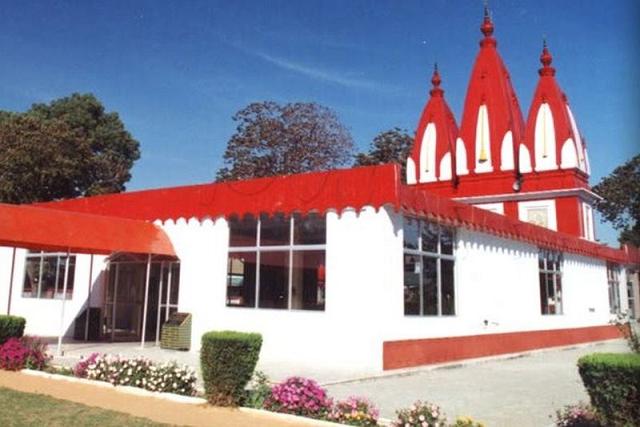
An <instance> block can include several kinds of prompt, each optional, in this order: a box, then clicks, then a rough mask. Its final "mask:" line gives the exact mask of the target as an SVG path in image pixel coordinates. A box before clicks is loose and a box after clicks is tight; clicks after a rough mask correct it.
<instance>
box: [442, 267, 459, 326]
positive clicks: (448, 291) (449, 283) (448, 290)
mask: <svg viewBox="0 0 640 427" xmlns="http://www.w3.org/2000/svg"><path fill="white" fill-rule="evenodd" d="M440 275H441V277H442V314H449V315H452V314H456V307H455V304H454V301H455V289H454V286H453V261H451V260H448V259H443V260H441V261H440Z"/></svg>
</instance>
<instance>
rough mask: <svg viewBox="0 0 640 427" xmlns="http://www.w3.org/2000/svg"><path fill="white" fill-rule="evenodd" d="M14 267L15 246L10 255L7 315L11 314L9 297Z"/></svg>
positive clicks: (11, 289) (10, 295) (11, 290)
mask: <svg viewBox="0 0 640 427" xmlns="http://www.w3.org/2000/svg"><path fill="white" fill-rule="evenodd" d="M15 268H16V248H15V247H14V248H13V254H12V255H11V273H9V299H8V300H7V316H9V315H10V314H11V298H12V293H13V273H14V270H15Z"/></svg>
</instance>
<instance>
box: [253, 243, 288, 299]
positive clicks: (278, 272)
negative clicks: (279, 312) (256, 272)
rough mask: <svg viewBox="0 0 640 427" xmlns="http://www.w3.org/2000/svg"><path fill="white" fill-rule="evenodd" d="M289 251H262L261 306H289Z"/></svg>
mask: <svg viewBox="0 0 640 427" xmlns="http://www.w3.org/2000/svg"><path fill="white" fill-rule="evenodd" d="M288 288H289V252H288V251H277V252H262V253H260V291H259V292H260V303H259V305H258V306H259V307H261V308H287V307H288V306H289V301H288V296H289V289H288Z"/></svg>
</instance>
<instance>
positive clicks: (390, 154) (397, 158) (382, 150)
mask: <svg viewBox="0 0 640 427" xmlns="http://www.w3.org/2000/svg"><path fill="white" fill-rule="evenodd" d="M412 146H413V137H412V136H411V135H409V134H408V133H407V131H406V130H403V129H400V128H397V127H396V128H393V129H389V130H387V131H384V132H380V133H379V134H378V135H377V136H376V137H375V138H373V141H372V143H371V146H370V148H369V152H368V153H359V154H358V155H357V156H356V161H355V164H354V165H355V166H369V165H383V164H386V163H398V164H400V165H401V166H402V176H403V177H404V176H405V165H406V161H407V157H408V156H409V152H410V151H411V147H412Z"/></svg>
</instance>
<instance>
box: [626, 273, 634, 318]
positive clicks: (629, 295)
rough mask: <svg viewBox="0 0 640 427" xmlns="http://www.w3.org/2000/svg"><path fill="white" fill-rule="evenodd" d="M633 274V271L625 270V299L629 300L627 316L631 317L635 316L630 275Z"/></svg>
mask: <svg viewBox="0 0 640 427" xmlns="http://www.w3.org/2000/svg"><path fill="white" fill-rule="evenodd" d="M633 274H634V272H633V271H631V270H627V300H628V301H629V316H630V317H631V318H632V319H635V318H636V298H635V295H634V293H633V281H632V280H631V276H632V275H633Z"/></svg>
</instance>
